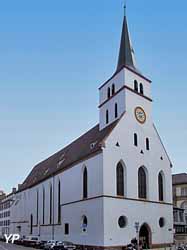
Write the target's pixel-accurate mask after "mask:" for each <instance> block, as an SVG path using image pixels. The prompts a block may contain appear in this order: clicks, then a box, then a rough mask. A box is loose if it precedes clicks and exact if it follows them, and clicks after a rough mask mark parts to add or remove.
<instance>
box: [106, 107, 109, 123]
mask: <svg viewBox="0 0 187 250" xmlns="http://www.w3.org/2000/svg"><path fill="white" fill-rule="evenodd" d="M108 123H109V113H108V110H107V111H106V124H108Z"/></svg>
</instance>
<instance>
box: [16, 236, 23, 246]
mask: <svg viewBox="0 0 187 250" xmlns="http://www.w3.org/2000/svg"><path fill="white" fill-rule="evenodd" d="M24 239H25V237H20V238H19V240H15V241H14V244H16V245H23V242H24Z"/></svg>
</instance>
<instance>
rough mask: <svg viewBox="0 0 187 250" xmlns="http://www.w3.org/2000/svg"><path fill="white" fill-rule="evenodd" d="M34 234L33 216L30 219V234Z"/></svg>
mask: <svg viewBox="0 0 187 250" xmlns="http://www.w3.org/2000/svg"><path fill="white" fill-rule="evenodd" d="M32 233H33V215H32V214H31V217H30V234H32Z"/></svg>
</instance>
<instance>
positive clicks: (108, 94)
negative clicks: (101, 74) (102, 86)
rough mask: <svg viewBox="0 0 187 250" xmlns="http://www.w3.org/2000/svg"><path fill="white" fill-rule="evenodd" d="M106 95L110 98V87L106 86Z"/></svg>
mask: <svg viewBox="0 0 187 250" xmlns="http://www.w3.org/2000/svg"><path fill="white" fill-rule="evenodd" d="M107 96H108V99H109V98H110V88H108V90H107Z"/></svg>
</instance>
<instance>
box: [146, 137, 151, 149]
mask: <svg viewBox="0 0 187 250" xmlns="http://www.w3.org/2000/svg"><path fill="white" fill-rule="evenodd" d="M146 149H147V150H150V144H149V138H146Z"/></svg>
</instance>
